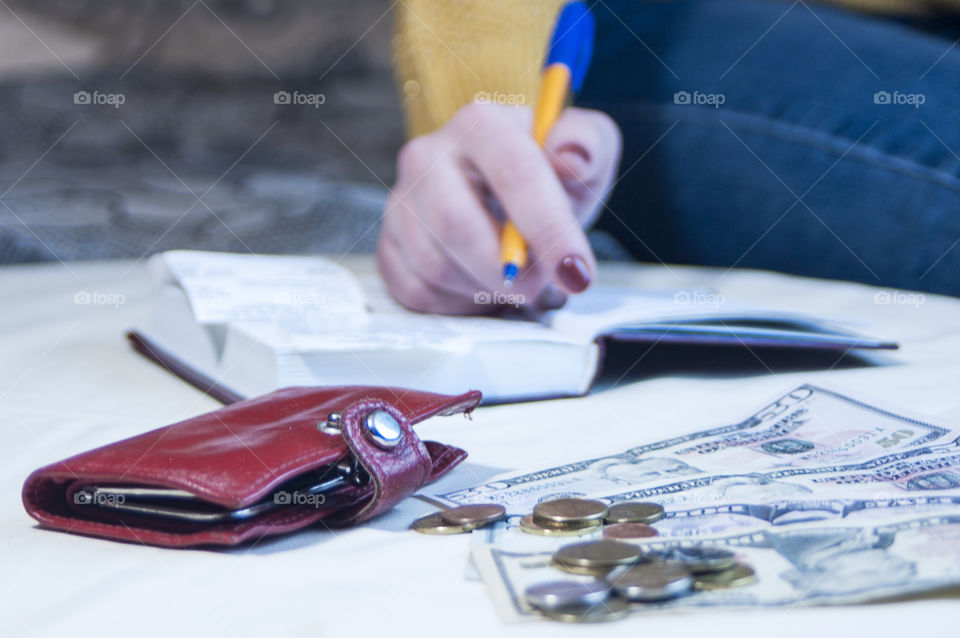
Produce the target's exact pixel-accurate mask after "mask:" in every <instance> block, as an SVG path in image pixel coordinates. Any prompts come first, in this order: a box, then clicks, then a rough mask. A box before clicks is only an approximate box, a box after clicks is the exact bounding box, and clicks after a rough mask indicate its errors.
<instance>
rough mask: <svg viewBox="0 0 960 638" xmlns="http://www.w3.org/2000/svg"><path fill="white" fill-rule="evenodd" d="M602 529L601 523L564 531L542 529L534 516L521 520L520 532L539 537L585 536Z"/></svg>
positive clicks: (557, 528)
mask: <svg viewBox="0 0 960 638" xmlns="http://www.w3.org/2000/svg"><path fill="white" fill-rule="evenodd" d="M598 529H600V523H599V522H598V523H594V524H593V525H589V526H587V527H574V528H569V529H564V528H561V527H541V526H540V525H537V524H536V523H534V522H533V516H532V515H530V516H524V517H523V518H521V519H520V530H521V531H523V532H526V533H528V534H536V535H537V536H583V535H584V534H590V533H592V532H595V531H597V530H598Z"/></svg>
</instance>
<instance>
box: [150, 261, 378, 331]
mask: <svg viewBox="0 0 960 638" xmlns="http://www.w3.org/2000/svg"><path fill="white" fill-rule="evenodd" d="M151 267H152V268H154V269H159V270H160V273H158V274H160V275H161V277H158V279H159V280H160V281H166V282H168V283H177V284H179V285H180V287H182V288H183V290H184V292H185V293H186V295H187V298H188V299H189V300H190V306H191V307H192V308H193V314H194V317H195V318H196V320H197V322H198V323H201V324H225V323H269V324H273V325H276V326H281V325H284V324H288V325H290V327H292V326H293V325H295V324H297V323H303V322H309V318H311V317H316V318H326V319H329V318H331V317H334V316H335V317H337V320H338V322H342V321H343V320H344V318H345V316H357V317H359V316H364V315H366V314H367V311H366V301H365V298H364V295H363V291H362V290H361V289H360V286H359V284H358V283H357V281H356V279H354V277H353V275H352V274H350V272H349V271H348V270H347V269H346V268H344V267H342V266H340V265H338V264H335V263H334V262H332V261H330V260H329V259H324V258H323V257H288V256H272V255H271V256H259V255H236V254H226V253H214V252H200V251H192V250H176V251H172V252H167V253H164V254H162V255H158V256H157V257H154V258H153V259H152V260H151ZM324 322H325V321H324Z"/></svg>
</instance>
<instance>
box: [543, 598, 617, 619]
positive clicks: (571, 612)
mask: <svg viewBox="0 0 960 638" xmlns="http://www.w3.org/2000/svg"><path fill="white" fill-rule="evenodd" d="M629 611H630V604H629V603H628V602H627V601H625V600H624V599H622V598H618V597H616V596H611V597H610V598H607V599H606V600H605V601H603V602H602V603H597V604H595V605H581V606H577V607H561V608H559V609H543V610H540V613H541V614H543V615H544V617H546V618H549V619H550V620H557V621H559V622H569V623H588V622H607V621H610V620H619V619H621V618H623V617H624V616H626V615H627V613H628V612H629Z"/></svg>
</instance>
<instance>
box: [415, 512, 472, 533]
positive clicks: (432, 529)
mask: <svg viewBox="0 0 960 638" xmlns="http://www.w3.org/2000/svg"><path fill="white" fill-rule="evenodd" d="M477 527H478V526H477V525H469V524H468V525H452V524H450V523H448V522H447V521H445V520H443V517H441V516H440V513H439V512H437V513H435V514H428V515H427V516H424V517H422V518H418V519H417V520H415V521H413V523H412V524H411V525H410V529H412V530H413V531H415V532H420V533H421V534H437V535H439V534H465V533H466V532H469V531H472V530H474V529H476V528H477Z"/></svg>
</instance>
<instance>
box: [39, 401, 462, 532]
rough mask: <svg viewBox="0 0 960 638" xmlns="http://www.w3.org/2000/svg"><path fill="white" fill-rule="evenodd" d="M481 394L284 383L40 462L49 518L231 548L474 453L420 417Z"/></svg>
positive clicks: (449, 410) (439, 471)
mask: <svg viewBox="0 0 960 638" xmlns="http://www.w3.org/2000/svg"><path fill="white" fill-rule="evenodd" d="M480 398H481V395H480V393H479V392H468V393H466V394H461V395H459V396H443V395H438V394H431V393H427V392H417V391H412V390H401V389H395V388H377V387H362V386H352V387H339V388H287V389H283V390H278V391H276V392H273V393H271V394H268V395H265V396H262V397H258V398H255V399H250V400H247V401H241V402H238V403H234V404H232V405H228V406H226V407H224V408H221V409H218V410H215V411H213V412H210V413H207V414H203V415H201V416H197V417H194V418H191V419H187V420H185V421H181V422H179V423H175V424H173V425H169V426H167V427H163V428H160V429H157V430H153V431H150V432H146V433H144V434H141V435H138V436H135V437H132V438H129V439H126V440H123V441H118V442H116V443H112V444H110V445H106V446H104V447H100V448H97V449H95V450H90V451H89V452H84V453H83V454H79V455H77V456H73V457H71V458H69V459H66V460H64V461H60V462H59V463H54V464H52V465H48V466H47V467H44V468H41V469H39V470H37V471H35V472H33V473H32V474H31V475H30V476H29V477H28V478H27V480H26V482H25V483H24V486H23V503H24V506H25V507H26V509H27V512H28V513H29V514H30V515H31V516H32V517H33V518H35V519H36V520H38V521H39V522H40V523H41V524H42V525H44V526H46V527H51V528H55V529H58V530H62V531H67V532H75V533H80V534H88V535H93V536H100V537H103V538H110V539H115V540H123V541H131V542H139V543H145V544H149V545H159V546H163V547H189V546H195V545H235V544H238V543H242V542H244V541H248V540H251V539H256V538H260V537H262V536H267V535H271V534H281V533H284V532H289V531H292V530H296V529H299V528H302V527H305V526H307V525H311V524H314V523H317V522H318V521H324V523H325V524H328V525H331V526H333V525H336V526H344V525H351V524H355V523H359V522H361V521H364V520H366V519H369V518H371V517H373V516H376V515H377V514H379V513H381V512H383V511H385V510H387V509H389V508H391V507H392V506H393V505H395V504H396V503H397V502H399V501H400V500H402V499H404V498H406V497H407V496H410V495H411V494H413V493H414V492H415V491H416V490H418V489H420V488H421V487H422V486H423V485H425V484H427V483H429V482H430V481H432V480H434V479H436V478H439V477H440V476H443V475H444V474H446V473H447V472H448V471H449V470H450V469H451V468H453V467H454V466H455V465H457V464H458V463H459V462H460V461H462V460H463V459H464V458H465V457H466V452H464V451H463V450H461V449H459V448H455V447H451V446H448V445H444V444H442V443H436V442H433V441H421V440H420V439H419V438H418V437H417V435H416V434H415V433H414V432H413V430H412V428H411V426H412V425H413V424H415V423H418V422H420V421H423V420H424V419H427V418H428V417H431V416H434V415H450V414H455V413H460V412H462V413H469V412H470V411H472V410H473V409H474V408H475V407H476V406H477V404H478V403H479V402H480Z"/></svg>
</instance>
